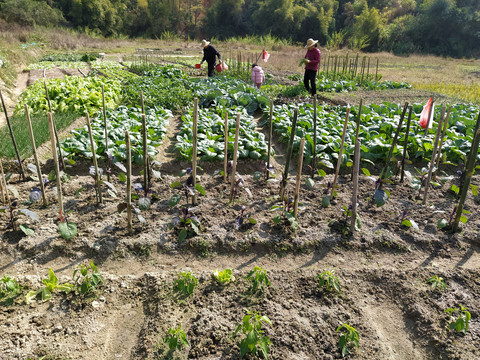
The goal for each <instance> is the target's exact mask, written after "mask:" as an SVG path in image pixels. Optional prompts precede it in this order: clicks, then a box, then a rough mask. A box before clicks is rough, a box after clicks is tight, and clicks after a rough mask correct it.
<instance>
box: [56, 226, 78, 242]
mask: <svg viewBox="0 0 480 360" xmlns="http://www.w3.org/2000/svg"><path fill="white" fill-rule="evenodd" d="M58 231H59V232H60V236H61V237H63V238H64V239H65V240H70V239H72V238H73V237H74V236H75V235H77V225H76V224H74V223H71V222H70V223H67V222H63V223H60V224H58Z"/></svg>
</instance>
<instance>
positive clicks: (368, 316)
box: [0, 54, 480, 360]
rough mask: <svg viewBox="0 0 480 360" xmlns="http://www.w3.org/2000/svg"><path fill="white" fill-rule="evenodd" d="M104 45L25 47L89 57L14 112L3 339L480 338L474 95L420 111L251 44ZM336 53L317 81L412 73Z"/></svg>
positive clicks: (80, 343)
mask: <svg viewBox="0 0 480 360" xmlns="http://www.w3.org/2000/svg"><path fill="white" fill-rule="evenodd" d="M96 58H97V56H95V55H94V54H85V55H84V56H80V57H78V58H77V57H71V58H70V57H67V56H65V57H62V56H57V57H51V58H44V59H43V61H41V62H39V63H38V64H33V65H31V66H30V67H29V68H30V69H45V68H48V67H49V66H52V67H59V66H66V67H75V68H82V69H84V68H85V69H89V73H88V74H85V76H83V77H80V76H78V77H74V76H71V77H65V78H63V79H44V80H43V81H41V80H38V81H37V82H35V83H34V84H33V85H31V86H30V87H28V88H27V89H26V90H25V91H24V92H23V93H22V95H21V97H20V98H19V100H18V105H17V107H16V108H15V112H14V113H13V114H12V115H11V116H10V118H9V124H8V125H9V126H8V129H7V128H5V129H2V131H4V132H3V133H2V136H3V137H2V139H4V140H2V144H1V145H0V151H1V152H2V153H1V155H2V156H3V157H2V162H1V164H2V167H1V168H0V170H1V173H0V177H1V180H2V181H1V184H0V202H1V203H2V204H1V207H0V226H1V227H2V231H3V232H2V237H1V239H2V243H1V248H2V252H3V254H4V255H2V256H1V257H0V269H1V271H0V276H1V277H2V278H1V279H0V319H1V325H0V334H2V336H1V337H0V348H1V349H3V350H4V351H3V352H4V354H5V356H6V358H12V359H13V358H20V359H83V358H93V357H97V358H100V359H102V358H104V359H113V358H125V359H127V358H128V359H205V360H206V359H239V358H247V359H255V358H272V359H334V358H342V357H345V358H358V359H386V358H399V359H407V358H408V359H452V358H458V359H472V358H476V357H478V356H480V352H479V349H478V339H479V338H480V322H479V319H478V308H479V305H480V304H479V299H480V297H479V295H480V282H479V279H480V277H479V270H478V265H479V260H478V256H477V254H478V245H479V242H478V241H479V235H478V234H479V233H480V232H479V230H480V218H479V214H480V212H479V211H480V197H479V195H478V188H477V186H478V181H479V177H478V169H479V168H480V165H479V164H478V160H480V155H479V151H478V145H479V141H480V130H479V124H480V109H479V107H478V106H475V105H469V104H458V103H454V104H446V105H448V106H436V107H435V108H434V110H433V111H432V117H431V119H432V120H431V125H432V126H431V128H428V127H427V129H424V128H423V127H422V126H420V124H419V117H420V116H421V112H422V109H423V105H424V104H419V103H414V104H408V103H406V104H397V103H392V102H383V103H380V104H363V103H362V100H359V103H358V104H352V106H342V105H336V104H332V103H326V102H321V101H317V99H316V98H306V97H304V96H298V95H301V94H299V92H300V91H301V90H300V88H301V85H291V86H290V87H286V86H284V85H281V84H278V83H276V82H275V80H274V79H270V80H269V81H267V83H266V85H265V86H264V87H263V88H262V90H258V89H256V88H254V87H252V86H251V85H250V84H248V83H246V82H245V81H243V80H242V79H243V78H244V75H245V74H243V75H242V71H241V66H242V63H241V61H240V60H241V59H239V58H237V60H236V61H237V62H236V63H232V62H231V63H229V68H231V69H232V72H231V74H228V73H226V74H225V75H224V76H216V77H214V78H213V79H212V78H211V79H205V78H203V77H199V76H195V75H198V74H200V73H197V74H195V71H196V70H193V71H192V68H193V63H194V62H192V63H191V64H190V63H189V62H188V61H184V62H183V63H182V64H180V65H175V66H174V65H165V64H151V63H143V62H140V63H139V62H136V61H128V62H121V63H118V62H110V61H102V60H99V59H96ZM58 61H62V63H61V64H60V63H58ZM331 61H332V64H330V63H328V64H325V65H324V70H323V71H322V72H321V74H319V80H318V82H319V87H320V88H322V89H323V91H355V90H357V89H358V88H359V87H362V88H364V89H372V91H373V90H375V91H382V89H384V88H397V87H402V88H407V89H408V88H409V87H410V86H409V85H408V84H406V83H402V84H398V83H397V84H392V83H390V82H388V81H382V80H381V76H380V74H375V76H374V75H373V72H372V73H367V72H366V70H365V68H366V64H365V63H364V64H363V66H362V64H361V62H362V60H361V59H360V60H359V59H358V57H357V59H356V62H357V63H356V65H355V63H352V59H350V60H349V59H348V58H347V59H344V60H342V61H341V62H340V60H339V59H334V60H331ZM333 61H335V65H333ZM79 62H83V63H84V64H86V65H87V66H86V67H81V66H79ZM363 62H365V60H363ZM42 63H48V65H47V64H43V65H42ZM359 64H360V66H359ZM42 66H43V67H42ZM245 67H246V68H248V64H247V66H245ZM356 67H359V69H361V70H359V71H358V72H357V69H356ZM234 69H236V70H235V71H234ZM82 71H83V70H82ZM85 71H87V70H85ZM192 75H193V76H192ZM288 93H290V94H292V95H295V96H293V97H292V98H290V99H288V101H285V99H286V97H285V94H288ZM425 100H427V99H425ZM441 105H443V104H441ZM5 112H6V111H5ZM47 113H48V116H47ZM5 115H6V116H8V115H10V114H5ZM67 116H71V117H73V118H75V119H77V120H76V121H75V123H74V125H77V126H75V128H74V129H73V130H71V131H70V132H69V134H68V135H65V134H63V132H62V129H61V128H62V127H65V126H64V125H61V123H60V121H59V119H63V118H64V117H67ZM10 122H11V124H10ZM10 128H11V129H12V130H11V131H10ZM28 128H30V129H32V130H31V131H28ZM25 129H27V131H28V132H26V131H25ZM46 129H47V130H46ZM57 130H58V131H57ZM57 132H58V133H62V134H63V135H61V136H59V134H58V133H57ZM25 134H26V135H25ZM22 136H24V137H25V138H26V139H25V140H23V139H22ZM13 139H15V140H13ZM17 140H18V141H17ZM7 142H8V144H7ZM13 143H15V146H12V145H11V144H13ZM43 143H47V146H45V147H44V146H39V145H41V144H43ZM94 154H95V156H94ZM31 155H33V156H31ZM475 170H477V173H476V172H475ZM385 314H388V316H385ZM9 334H10V335H9Z"/></svg>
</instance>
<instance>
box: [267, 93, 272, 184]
mask: <svg viewBox="0 0 480 360" xmlns="http://www.w3.org/2000/svg"><path fill="white" fill-rule="evenodd" d="M272 137H273V99H270V121H269V125H268V150H267V171H266V172H267V174H266V177H267V180H268V179H269V178H270V154H271V153H272Z"/></svg>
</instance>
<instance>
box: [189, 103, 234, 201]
mask: <svg viewBox="0 0 480 360" xmlns="http://www.w3.org/2000/svg"><path fill="white" fill-rule="evenodd" d="M197 125H198V98H194V99H193V138H192V146H193V152H192V177H193V183H192V185H193V188H194V189H195V188H196V186H197V141H198V140H197V139H198V138H197V136H198V134H197ZM233 177H235V175H233ZM196 203H197V195H196V194H195V190H194V194H193V196H192V205H195V204H196Z"/></svg>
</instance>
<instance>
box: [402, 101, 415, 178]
mask: <svg viewBox="0 0 480 360" xmlns="http://www.w3.org/2000/svg"><path fill="white" fill-rule="evenodd" d="M412 110H413V106H409V108H408V120H407V130H406V131H405V142H404V143H403V156H402V167H401V170H400V182H403V176H404V169H405V158H406V156H407V146H408V136H409V134H410V122H411V120H412Z"/></svg>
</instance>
